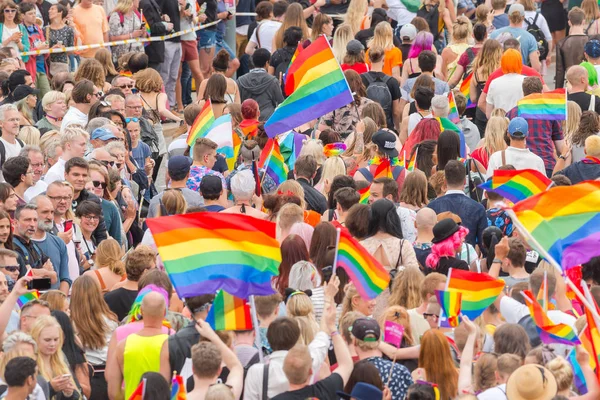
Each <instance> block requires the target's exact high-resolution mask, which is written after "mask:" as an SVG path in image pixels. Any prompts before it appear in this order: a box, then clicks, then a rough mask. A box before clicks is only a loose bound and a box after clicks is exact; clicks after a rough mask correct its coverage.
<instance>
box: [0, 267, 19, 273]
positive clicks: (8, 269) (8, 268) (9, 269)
mask: <svg viewBox="0 0 600 400" xmlns="http://www.w3.org/2000/svg"><path fill="white" fill-rule="evenodd" d="M0 268H4V269H5V270H7V271H8V272H17V271H18V270H19V268H20V267H19V266H18V265H7V266H5V267H0Z"/></svg>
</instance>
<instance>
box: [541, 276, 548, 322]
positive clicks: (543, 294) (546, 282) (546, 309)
mask: <svg viewBox="0 0 600 400" xmlns="http://www.w3.org/2000/svg"><path fill="white" fill-rule="evenodd" d="M542 296H544V312H548V271H544V293H542Z"/></svg>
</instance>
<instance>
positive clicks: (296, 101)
mask: <svg viewBox="0 0 600 400" xmlns="http://www.w3.org/2000/svg"><path fill="white" fill-rule="evenodd" d="M285 87H286V93H289V97H288V98H287V99H285V100H284V102H283V103H281V104H280V105H279V106H278V107H277V108H276V109H275V112H273V114H272V115H271V117H270V118H269V120H268V121H267V122H266V123H265V130H266V132H267V135H268V136H269V137H271V138H272V137H275V136H277V135H279V134H281V133H284V132H287V131H289V130H291V129H294V128H296V127H298V126H300V125H302V124H304V123H306V122H308V121H311V120H313V119H316V118H319V117H321V116H323V115H325V114H327V113H329V112H331V111H333V110H336V109H338V108H340V107H343V106H345V105H346V104H349V103H352V102H353V101H354V98H353V97H352V91H351V90H350V86H348V82H346V77H345V75H344V73H343V72H342V69H341V68H340V66H339V64H338V62H337V61H336V59H335V57H334V56H333V51H332V50H331V47H330V46H329V41H328V40H327V38H326V37H325V35H323V36H320V37H319V38H318V39H317V40H315V41H314V42H312V44H311V45H310V46H308V47H307V48H306V49H304V50H302V51H301V52H300V53H299V54H298V56H297V57H296V59H295V60H294V62H293V63H292V65H290V68H289V69H288V72H287V76H286V85H285Z"/></svg>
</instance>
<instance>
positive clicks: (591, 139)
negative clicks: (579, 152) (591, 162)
mask: <svg viewBox="0 0 600 400" xmlns="http://www.w3.org/2000/svg"><path fill="white" fill-rule="evenodd" d="M585 154H586V155H588V156H592V157H600V136H597V135H592V136H588V137H587V139H585Z"/></svg>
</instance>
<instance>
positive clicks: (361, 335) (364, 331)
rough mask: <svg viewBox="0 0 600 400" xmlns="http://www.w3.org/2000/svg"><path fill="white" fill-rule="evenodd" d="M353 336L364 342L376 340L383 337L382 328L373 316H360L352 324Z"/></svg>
mask: <svg viewBox="0 0 600 400" xmlns="http://www.w3.org/2000/svg"><path fill="white" fill-rule="evenodd" d="M352 336H354V337H355V338H357V339H358V340H362V341H364V342H376V341H378V340H379V338H380V337H381V328H380V327H379V324H378V323H377V321H376V320H374V319H373V318H366V317H365V318H358V319H357V320H356V321H354V323H353V324H352Z"/></svg>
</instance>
